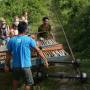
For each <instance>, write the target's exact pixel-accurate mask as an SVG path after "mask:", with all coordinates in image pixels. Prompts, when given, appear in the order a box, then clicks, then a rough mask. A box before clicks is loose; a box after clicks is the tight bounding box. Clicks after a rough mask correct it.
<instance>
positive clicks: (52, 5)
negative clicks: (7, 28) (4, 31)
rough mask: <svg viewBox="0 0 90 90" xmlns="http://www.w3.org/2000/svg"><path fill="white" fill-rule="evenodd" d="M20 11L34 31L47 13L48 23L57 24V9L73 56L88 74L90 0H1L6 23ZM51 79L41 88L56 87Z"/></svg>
mask: <svg viewBox="0 0 90 90" xmlns="http://www.w3.org/2000/svg"><path fill="white" fill-rule="evenodd" d="M23 11H27V12H28V16H29V18H28V19H29V25H30V28H31V29H30V32H36V31H37V28H38V26H39V25H40V24H41V20H42V17H43V16H49V17H50V22H51V24H52V25H54V27H55V26H57V23H56V22H55V20H56V21H57V19H56V12H57V16H58V17H59V19H60V21H61V23H62V25H63V27H64V29H65V32H66V35H67V37H68V39H69V42H70V45H71V47H72V50H73V51H74V54H75V57H76V58H79V59H81V60H82V70H84V71H86V72H87V73H88V75H90V0H0V17H5V18H6V21H7V23H8V24H9V25H10V24H11V23H12V21H13V17H14V16H15V15H18V16H21V15H22V12H23ZM54 19H55V20H54ZM58 26H59V25H58ZM54 32H55V30H54ZM59 32H60V30H59ZM59 32H58V33H59ZM58 38H59V37H58ZM64 44H66V43H64ZM52 82H53V81H52V80H50V82H48V81H47V80H46V82H45V83H44V85H43V88H45V89H43V90H56V89H55V88H54V87H55V86H57V85H54V84H55V83H56V81H55V82H54V83H52ZM48 84H49V86H48ZM89 89H90V88H89ZM89 89H88V90H89ZM78 90H80V89H78Z"/></svg>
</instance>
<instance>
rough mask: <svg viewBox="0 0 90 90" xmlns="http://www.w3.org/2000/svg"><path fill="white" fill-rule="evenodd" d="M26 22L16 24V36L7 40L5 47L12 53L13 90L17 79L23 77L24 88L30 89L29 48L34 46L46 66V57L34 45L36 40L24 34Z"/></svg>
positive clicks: (15, 89) (15, 87) (31, 82)
mask: <svg viewBox="0 0 90 90" xmlns="http://www.w3.org/2000/svg"><path fill="white" fill-rule="evenodd" d="M26 30H27V24H26V23H25V22H23V21H22V22H20V23H19V25H18V32H19V35H18V36H14V37H12V38H11V39H10V41H9V42H8V45H7V48H8V52H9V54H11V55H12V70H13V90H17V84H18V80H19V79H21V78H23V79H24V82H25V90H31V87H30V86H31V85H32V84H33V83H34V82H33V77H32V72H31V69H30V68H31V66H32V64H31V48H34V49H35V50H36V51H37V53H38V54H39V55H40V57H41V58H42V60H44V64H45V66H46V67H48V62H47V59H46V58H45V57H44V55H43V53H42V51H41V50H40V49H39V48H38V47H37V46H36V42H35V41H34V40H33V39H32V38H31V37H28V36H26V35H25V32H26Z"/></svg>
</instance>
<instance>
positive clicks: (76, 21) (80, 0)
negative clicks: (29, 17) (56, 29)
mask: <svg viewBox="0 0 90 90" xmlns="http://www.w3.org/2000/svg"><path fill="white" fill-rule="evenodd" d="M55 4H56V6H55V7H56V9H57V12H58V16H59V18H60V20H61V23H62V24H63V26H64V29H65V31H66V34H67V36H68V39H69V42H70V44H71V47H72V49H73V51H74V52H75V54H76V56H79V57H82V58H90V55H89V54H90V43H89V41H90V1H89V0H56V1H55Z"/></svg>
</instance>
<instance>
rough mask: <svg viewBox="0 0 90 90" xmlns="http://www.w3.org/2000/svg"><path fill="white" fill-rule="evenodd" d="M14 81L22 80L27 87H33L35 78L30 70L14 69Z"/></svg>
mask: <svg viewBox="0 0 90 90" xmlns="http://www.w3.org/2000/svg"><path fill="white" fill-rule="evenodd" d="M12 74H13V79H14V80H22V81H24V83H25V84H26V85H33V84H34V81H33V76H32V72H31V69H30V68H23V69H13V73H12Z"/></svg>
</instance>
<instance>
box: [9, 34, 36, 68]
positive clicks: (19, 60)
mask: <svg viewBox="0 0 90 90" xmlns="http://www.w3.org/2000/svg"><path fill="white" fill-rule="evenodd" d="M10 42H12V43H11V45H9V46H10V47H8V48H10V49H11V51H12V56H13V62H12V66H13V68H26V67H31V60H30V58H31V51H30V48H33V47H35V45H36V44H35V42H34V40H32V38H30V37H28V36H26V35H23V36H20V35H18V36H15V37H13V38H12V39H11V40H10ZM9 44H10V43H9Z"/></svg>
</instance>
